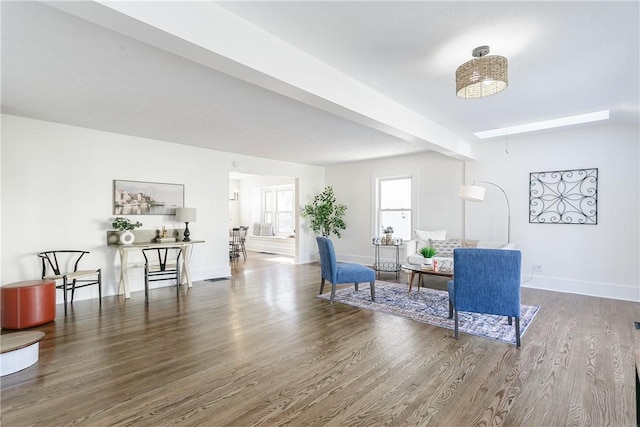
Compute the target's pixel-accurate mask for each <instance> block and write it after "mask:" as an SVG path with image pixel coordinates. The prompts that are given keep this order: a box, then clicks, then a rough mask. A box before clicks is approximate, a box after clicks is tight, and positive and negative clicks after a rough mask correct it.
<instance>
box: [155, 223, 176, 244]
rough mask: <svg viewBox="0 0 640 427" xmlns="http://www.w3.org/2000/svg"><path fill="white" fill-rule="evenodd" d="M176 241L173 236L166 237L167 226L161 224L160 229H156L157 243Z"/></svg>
mask: <svg viewBox="0 0 640 427" xmlns="http://www.w3.org/2000/svg"><path fill="white" fill-rule="evenodd" d="M175 241H176V238H175V237H167V228H166V227H165V226H164V225H163V226H162V230H158V237H156V242H158V243H173V242H175Z"/></svg>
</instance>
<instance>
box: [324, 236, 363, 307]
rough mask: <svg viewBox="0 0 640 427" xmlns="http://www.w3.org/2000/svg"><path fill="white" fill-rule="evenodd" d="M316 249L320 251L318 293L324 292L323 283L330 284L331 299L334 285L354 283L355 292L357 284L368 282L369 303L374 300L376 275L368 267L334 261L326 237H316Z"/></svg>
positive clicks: (334, 291)
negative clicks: (369, 290) (326, 281)
mask: <svg viewBox="0 0 640 427" xmlns="http://www.w3.org/2000/svg"><path fill="white" fill-rule="evenodd" d="M316 241H317V242H318V249H319V250H320V269H321V272H322V279H321V281H320V293H321V294H322V291H323V290H324V282H325V280H328V281H329V282H331V298H330V301H331V302H333V298H334V297H335V295H336V285H339V284H341V283H355V285H356V291H357V290H358V283H360V282H369V285H370V287H371V301H375V299H376V290H375V281H376V273H375V272H374V271H373V270H372V269H371V268H369V267H366V266H364V265H360V264H351V263H346V262H337V261H336V251H335V249H333V242H332V241H331V240H329V239H327V238H326V237H316Z"/></svg>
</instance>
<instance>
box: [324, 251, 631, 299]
mask: <svg viewBox="0 0 640 427" xmlns="http://www.w3.org/2000/svg"><path fill="white" fill-rule="evenodd" d="M337 258H338V260H339V261H344V262H356V263H358V264H363V265H373V261H374V258H373V256H370V257H365V256H357V255H348V254H338V255H337ZM381 260H382V261H391V262H393V261H394V260H393V259H391V258H389V257H381ZM400 263H401V264H403V263H404V262H403V259H402V254H400ZM529 278H530V276H529V275H523V276H522V287H525V288H534V289H543V290H547V291H555V292H564V293H569V294H579V295H587V296H593V297H601V298H611V299H618V300H624V301H635V302H640V286H632V285H624V284H619V283H603V282H589V281H584V280H572V279H562V278H557V277H546V276H533V277H531V278H530V280H529Z"/></svg>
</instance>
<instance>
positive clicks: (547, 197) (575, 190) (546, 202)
mask: <svg viewBox="0 0 640 427" xmlns="http://www.w3.org/2000/svg"><path fill="white" fill-rule="evenodd" d="M529 222H530V223H538V224H591V225H593V224H597V223H598V169H597V168H595V169H573V170H566V171H551V172H532V173H530V174H529Z"/></svg>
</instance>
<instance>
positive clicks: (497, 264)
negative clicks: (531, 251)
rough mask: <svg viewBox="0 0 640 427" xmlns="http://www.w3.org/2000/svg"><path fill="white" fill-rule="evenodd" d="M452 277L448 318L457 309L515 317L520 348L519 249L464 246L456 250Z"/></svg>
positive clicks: (509, 317) (517, 342) (456, 333)
mask: <svg viewBox="0 0 640 427" xmlns="http://www.w3.org/2000/svg"><path fill="white" fill-rule="evenodd" d="M453 266H454V270H453V280H451V281H450V282H449V318H452V317H454V314H455V320H454V324H455V329H454V330H455V337H456V339H458V311H470V312H474V313H485V314H495V315H499V316H507V317H508V321H509V324H510V325H511V324H512V320H511V318H512V317H513V318H515V324H516V325H515V326H516V345H517V346H518V347H520V271H521V253H520V251H517V250H504V249H476V248H461V249H455V250H454V251H453Z"/></svg>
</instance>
